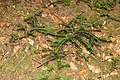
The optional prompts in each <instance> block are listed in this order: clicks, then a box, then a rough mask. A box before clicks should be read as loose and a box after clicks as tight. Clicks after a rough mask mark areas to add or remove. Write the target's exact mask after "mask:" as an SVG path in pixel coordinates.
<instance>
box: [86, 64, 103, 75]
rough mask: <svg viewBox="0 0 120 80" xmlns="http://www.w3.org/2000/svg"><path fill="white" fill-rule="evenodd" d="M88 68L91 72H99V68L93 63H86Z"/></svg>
mask: <svg viewBox="0 0 120 80" xmlns="http://www.w3.org/2000/svg"><path fill="white" fill-rule="evenodd" d="M88 68H89V69H90V70H91V71H92V72H93V73H100V72H101V70H100V68H99V67H98V66H95V65H89V64H88Z"/></svg>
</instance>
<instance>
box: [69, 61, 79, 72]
mask: <svg viewBox="0 0 120 80" xmlns="http://www.w3.org/2000/svg"><path fill="white" fill-rule="evenodd" d="M70 68H71V69H72V70H78V68H77V67H76V66H75V64H74V63H73V62H70Z"/></svg>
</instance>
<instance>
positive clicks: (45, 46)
mask: <svg viewBox="0 0 120 80" xmlns="http://www.w3.org/2000/svg"><path fill="white" fill-rule="evenodd" d="M40 46H41V47H42V48H49V49H51V50H53V48H52V47H50V46H49V45H47V44H46V43H41V45H40Z"/></svg>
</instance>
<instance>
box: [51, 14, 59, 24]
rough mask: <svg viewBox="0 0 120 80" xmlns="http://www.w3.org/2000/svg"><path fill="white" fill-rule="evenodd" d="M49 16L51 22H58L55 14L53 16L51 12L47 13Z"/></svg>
mask: <svg viewBox="0 0 120 80" xmlns="http://www.w3.org/2000/svg"><path fill="white" fill-rule="evenodd" d="M49 16H50V18H51V19H52V20H53V22H55V23H57V22H59V19H58V18H57V17H56V16H54V15H52V14H49Z"/></svg>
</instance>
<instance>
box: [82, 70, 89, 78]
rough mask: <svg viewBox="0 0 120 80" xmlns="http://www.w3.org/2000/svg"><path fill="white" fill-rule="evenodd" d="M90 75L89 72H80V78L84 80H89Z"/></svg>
mask: <svg viewBox="0 0 120 80" xmlns="http://www.w3.org/2000/svg"><path fill="white" fill-rule="evenodd" d="M88 74H89V72H88V70H82V71H81V72H80V77H81V78H82V80H87V79H88Z"/></svg>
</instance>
